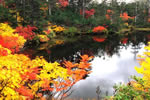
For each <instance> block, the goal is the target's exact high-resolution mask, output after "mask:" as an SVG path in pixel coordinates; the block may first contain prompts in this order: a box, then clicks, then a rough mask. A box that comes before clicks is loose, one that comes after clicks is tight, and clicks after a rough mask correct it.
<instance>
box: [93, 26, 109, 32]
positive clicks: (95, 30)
mask: <svg viewBox="0 0 150 100" xmlns="http://www.w3.org/2000/svg"><path fill="white" fill-rule="evenodd" d="M105 31H107V29H106V28H105V27H104V26H97V27H94V29H93V32H94V33H100V32H105Z"/></svg>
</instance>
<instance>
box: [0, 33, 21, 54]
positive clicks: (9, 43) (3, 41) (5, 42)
mask: <svg viewBox="0 0 150 100" xmlns="http://www.w3.org/2000/svg"><path fill="white" fill-rule="evenodd" d="M17 40H18V38H17V37H14V36H5V37H3V36H1V35H0V45H2V46H3V47H5V48H8V49H10V50H11V51H12V53H15V52H18V51H19V45H18V43H17V42H16V41H17Z"/></svg>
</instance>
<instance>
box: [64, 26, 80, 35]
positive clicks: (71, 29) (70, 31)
mask: <svg viewBox="0 0 150 100" xmlns="http://www.w3.org/2000/svg"><path fill="white" fill-rule="evenodd" d="M77 32H78V29H77V28H76V27H69V28H68V29H66V30H65V31H64V34H65V35H67V36H74V35H75V34H76V33H77Z"/></svg>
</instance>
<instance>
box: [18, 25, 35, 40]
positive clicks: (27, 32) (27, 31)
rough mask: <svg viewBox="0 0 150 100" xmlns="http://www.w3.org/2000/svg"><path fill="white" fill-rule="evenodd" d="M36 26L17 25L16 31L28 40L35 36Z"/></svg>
mask: <svg viewBox="0 0 150 100" xmlns="http://www.w3.org/2000/svg"><path fill="white" fill-rule="evenodd" d="M36 29H37V28H36V27H31V26H30V25H28V26H27V27H22V26H19V27H16V32H17V33H18V34H19V35H21V36H23V37H24V38H25V39H28V40H32V39H33V38H34V37H35V33H34V32H33V30H36Z"/></svg>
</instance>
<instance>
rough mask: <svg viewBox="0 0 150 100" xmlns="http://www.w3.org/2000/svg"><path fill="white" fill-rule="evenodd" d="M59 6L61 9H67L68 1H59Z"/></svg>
mask: <svg viewBox="0 0 150 100" xmlns="http://www.w3.org/2000/svg"><path fill="white" fill-rule="evenodd" d="M59 4H60V6H61V7H67V6H68V5H69V2H68V0H59Z"/></svg>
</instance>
